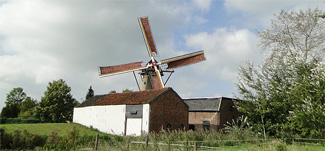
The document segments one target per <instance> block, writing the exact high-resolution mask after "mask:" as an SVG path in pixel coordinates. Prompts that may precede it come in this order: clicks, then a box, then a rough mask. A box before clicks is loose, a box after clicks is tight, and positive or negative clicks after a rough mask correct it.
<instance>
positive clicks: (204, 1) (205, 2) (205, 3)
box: [192, 0, 212, 12]
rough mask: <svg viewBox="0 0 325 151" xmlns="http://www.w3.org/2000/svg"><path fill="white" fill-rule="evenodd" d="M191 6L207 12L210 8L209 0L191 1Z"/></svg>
mask: <svg viewBox="0 0 325 151" xmlns="http://www.w3.org/2000/svg"><path fill="white" fill-rule="evenodd" d="M192 2H193V5H194V6H196V7H198V8H199V9H200V10H201V11H205V12H207V11H209V10H210V7H211V2H212V1H211V0H192Z"/></svg>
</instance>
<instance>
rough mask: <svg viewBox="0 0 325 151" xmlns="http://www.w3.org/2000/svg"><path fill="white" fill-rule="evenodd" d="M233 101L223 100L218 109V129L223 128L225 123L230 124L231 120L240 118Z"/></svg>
mask: <svg viewBox="0 0 325 151" xmlns="http://www.w3.org/2000/svg"><path fill="white" fill-rule="evenodd" d="M241 115H242V113H240V112H239V111H238V110H237V108H236V106H235V104H234V102H233V100H232V99H228V98H223V100H222V102H221V107H220V128H224V127H225V124H227V122H229V123H232V120H233V119H237V118H238V117H239V116H241Z"/></svg>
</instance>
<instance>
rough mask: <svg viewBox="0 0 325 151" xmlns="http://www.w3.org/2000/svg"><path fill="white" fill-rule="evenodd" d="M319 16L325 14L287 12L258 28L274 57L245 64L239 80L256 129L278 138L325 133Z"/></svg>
mask: <svg viewBox="0 0 325 151" xmlns="http://www.w3.org/2000/svg"><path fill="white" fill-rule="evenodd" d="M319 14H324V13H323V12H321V11H320V10H318V9H314V10H310V9H309V10H306V11H299V12H295V11H289V12H285V11H281V12H280V13H279V14H278V15H276V19H275V20H272V22H271V26H270V27H269V28H266V29H265V30H263V31H259V32H258V37H259V38H260V46H261V47H262V48H264V49H268V50H269V51H270V53H269V56H268V58H266V59H265V61H264V62H263V63H262V64H261V65H259V66H258V67H257V68H256V67H255V66H254V65H253V63H252V62H248V63H247V65H246V66H241V67H240V68H239V77H238V83H237V84H236V87H237V89H238V92H239V97H240V98H242V99H243V101H238V106H239V108H240V111H242V112H244V113H245V114H246V115H247V116H248V117H249V119H250V122H252V123H254V127H255V129H263V130H264V132H265V133H268V134H270V135H275V136H281V135H282V136H283V135H301V136H303V137H324V136H325V132H324V130H323V127H324V126H325V125H324V122H323V124H322V123H320V122H322V121H324V120H322V119H320V118H323V117H324V115H325V112H324V108H323V107H322V106H324V105H325V101H324V94H325V89H324V87H325V85H324V84H325V82H324V69H325V68H324V63H323V62H322V60H323V58H324V54H325V45H324V44H325V41H324V40H325V38H324V37H325V36H324V35H325V30H324V29H325V27H324V26H325V24H324V21H323V20H319V17H317V16H319ZM304 119H305V120H304ZM306 119H308V120H306ZM282 132H284V133H282Z"/></svg>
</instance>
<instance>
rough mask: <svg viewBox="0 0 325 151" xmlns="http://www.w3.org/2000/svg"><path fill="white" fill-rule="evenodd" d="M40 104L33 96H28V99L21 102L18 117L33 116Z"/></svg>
mask: <svg viewBox="0 0 325 151" xmlns="http://www.w3.org/2000/svg"><path fill="white" fill-rule="evenodd" d="M37 105H38V103H37V101H36V100H35V99H33V98H31V97H26V99H25V100H24V101H23V102H22V103H21V104H20V106H19V109H20V112H19V114H18V117H20V118H31V117H33V116H34V115H33V114H34V110H35V108H36V106H37Z"/></svg>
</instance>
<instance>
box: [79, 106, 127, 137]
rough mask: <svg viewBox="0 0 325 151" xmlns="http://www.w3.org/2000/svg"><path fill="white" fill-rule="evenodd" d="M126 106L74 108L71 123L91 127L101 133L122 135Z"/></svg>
mask: <svg viewBox="0 0 325 151" xmlns="http://www.w3.org/2000/svg"><path fill="white" fill-rule="evenodd" d="M125 110H126V105H105V106H88V107H81V108H74V113H73V122H75V123H79V124H81V125H85V126H87V127H90V126H92V127H93V128H96V129H98V130H99V131H101V132H104V133H109V134H116V135H123V133H124V123H125Z"/></svg>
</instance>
